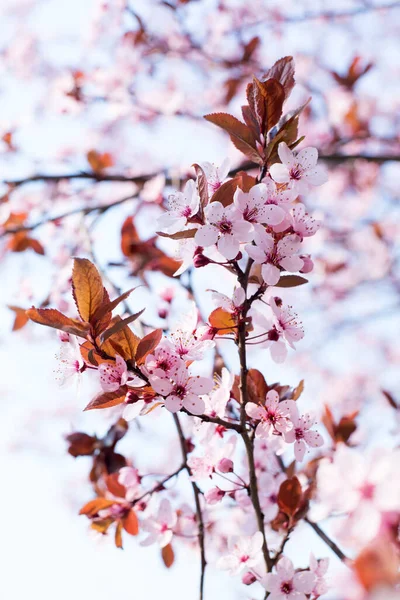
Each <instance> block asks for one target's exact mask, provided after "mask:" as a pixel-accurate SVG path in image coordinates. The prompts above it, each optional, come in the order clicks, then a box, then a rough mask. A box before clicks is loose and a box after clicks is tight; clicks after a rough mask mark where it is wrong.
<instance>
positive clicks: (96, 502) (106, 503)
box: [79, 498, 114, 517]
mask: <svg viewBox="0 0 400 600" xmlns="http://www.w3.org/2000/svg"><path fill="white" fill-rule="evenodd" d="M113 504H114V501H113V500H107V498H94V499H93V500H90V501H89V502H87V503H86V504H85V505H84V506H82V508H81V510H80V511H79V514H80V515H86V516H88V517H93V516H94V515H96V514H97V513H98V512H99V510H104V509H105V508H110V506H112V505H113Z"/></svg>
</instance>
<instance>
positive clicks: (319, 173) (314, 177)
mask: <svg viewBox="0 0 400 600" xmlns="http://www.w3.org/2000/svg"><path fill="white" fill-rule="evenodd" d="M303 177H304V179H305V180H306V181H307V183H311V185H323V184H324V183H326V182H327V181H328V172H327V171H326V169H325V168H324V167H322V166H318V167H316V168H315V169H311V170H310V171H307V173H304V175H303Z"/></svg>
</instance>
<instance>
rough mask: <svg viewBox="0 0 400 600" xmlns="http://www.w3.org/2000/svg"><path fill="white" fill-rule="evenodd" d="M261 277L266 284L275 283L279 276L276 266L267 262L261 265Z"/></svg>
mask: <svg viewBox="0 0 400 600" xmlns="http://www.w3.org/2000/svg"><path fill="white" fill-rule="evenodd" d="M261 274H262V278H263V280H264V281H265V283H266V284H267V285H276V284H277V283H278V281H279V279H280V277H281V272H280V270H279V269H278V267H275V265H271V264H270V263H267V264H265V265H263V266H262V267H261Z"/></svg>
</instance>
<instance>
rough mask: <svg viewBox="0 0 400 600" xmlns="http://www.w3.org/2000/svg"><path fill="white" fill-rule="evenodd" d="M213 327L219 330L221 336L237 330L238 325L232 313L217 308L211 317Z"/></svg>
mask: <svg viewBox="0 0 400 600" xmlns="http://www.w3.org/2000/svg"><path fill="white" fill-rule="evenodd" d="M209 323H210V325H211V327H214V328H215V329H217V330H218V334H219V335H227V334H228V333H231V332H232V331H235V330H236V329H237V323H236V321H235V319H234V318H233V316H232V315H231V313H229V312H228V311H226V310H224V309H223V308H216V309H215V310H213V311H212V313H211V314H210V317H209Z"/></svg>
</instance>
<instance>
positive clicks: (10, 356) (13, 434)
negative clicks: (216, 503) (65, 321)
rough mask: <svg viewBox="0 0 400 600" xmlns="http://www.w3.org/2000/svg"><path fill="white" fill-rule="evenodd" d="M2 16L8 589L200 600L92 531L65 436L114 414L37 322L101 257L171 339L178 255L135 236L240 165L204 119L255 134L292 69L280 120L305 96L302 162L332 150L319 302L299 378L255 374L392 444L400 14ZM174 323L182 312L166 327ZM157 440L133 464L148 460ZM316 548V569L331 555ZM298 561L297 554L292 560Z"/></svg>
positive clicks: (344, 2)
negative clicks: (312, 151)
mask: <svg viewBox="0 0 400 600" xmlns="http://www.w3.org/2000/svg"><path fill="white" fill-rule="evenodd" d="M0 15H1V18H0V33H1V35H0V55H1V60H0V74H1V79H0V100H1V112H0V140H1V141H0V156H1V168H0V180H1V181H2V183H1V187H0V194H1V197H0V236H1V237H0V256H1V266H0V269H1V271H0V273H1V280H0V281H1V285H0V289H1V295H0V298H1V303H0V335H1V337H0V365H1V374H2V377H1V378H0V394H1V398H2V403H1V408H0V432H1V434H0V452H1V456H2V461H1V462H2V467H3V487H2V490H3V491H2V494H1V497H0V510H1V514H2V515H3V526H2V532H1V542H0V545H1V547H2V548H3V550H4V552H5V557H6V562H5V564H6V568H5V570H4V573H3V581H2V586H3V590H5V596H6V597H7V598H9V599H10V600H14V599H15V600H19V599H21V598H23V597H25V596H26V595H27V594H28V593H29V594H30V595H31V596H32V597H33V598H36V597H39V594H40V597H41V598H42V600H50V598H54V597H55V596H56V597H57V598H58V599H59V600H64V599H67V598H71V597H74V598H77V599H80V598H82V599H83V598H87V597H89V598H98V599H99V600H102V599H105V598H108V597H110V595H111V594H118V595H120V596H121V597H126V598H128V597H135V598H142V597H143V598H145V597H146V598H155V597H159V595H160V594H161V593H163V596H164V597H167V598H169V597H171V598H172V597H173V598H174V599H175V600H179V599H180V598H182V599H183V598H185V599H186V600H192V599H194V598H195V597H196V593H197V592H196V590H195V589H191V586H190V582H191V581H192V580H193V578H194V577H197V569H198V566H197V564H196V561H195V560H192V561H190V562H188V561H187V560H186V556H184V554H185V549H183V550H182V555H181V557H182V560H177V561H176V564H175V565H174V566H173V568H172V569H171V570H170V571H167V570H166V569H165V568H164V567H163V565H162V563H161V559H160V558H159V556H158V553H157V551H156V549H154V548H146V549H144V548H140V547H138V545H137V544H136V543H135V542H134V541H132V543H131V542H128V543H127V544H126V549H125V551H124V552H121V551H119V550H116V549H115V548H114V547H113V545H112V542H111V541H110V540H108V539H104V540H101V541H99V540H98V539H93V538H92V537H91V536H90V535H89V534H88V529H87V523H86V521H85V520H84V519H82V517H80V518H78V516H77V512H78V511H79V508H80V507H81V506H82V504H84V503H85V502H86V501H87V500H89V499H90V498H91V490H90V487H89V485H88V483H87V482H86V479H87V471H88V468H89V463H88V462H86V460H85V459H82V460H76V461H75V460H74V459H73V458H72V457H71V456H69V455H68V454H67V452H66V449H67V445H66V442H65V439H64V436H65V435H66V434H68V433H70V432H71V431H74V430H76V429H81V430H83V431H87V432H88V433H93V432H100V433H102V432H103V433H104V432H105V431H106V430H107V427H108V425H109V424H110V422H111V421H112V418H111V416H110V415H108V414H104V412H102V413H101V414H100V415H99V414H95V413H89V414H83V413H82V412H81V411H82V408H83V407H84V406H85V405H86V404H87V402H88V399H90V397H91V396H93V394H94V391H95V385H94V383H93V382H91V381H90V379H87V380H85V381H84V382H82V384H81V385H80V387H79V389H75V388H74V387H72V388H69V389H64V388H63V389H60V388H59V387H58V385H57V369H58V368H59V367H58V362H57V358H55V355H56V354H57V353H58V352H59V346H60V343H59V340H58V338H57V335H56V334H53V333H52V332H51V331H47V330H45V329H41V328H40V327H39V328H38V327H37V326H34V325H32V324H26V321H25V319H24V315H23V310H22V309H25V308H27V307H29V306H31V305H32V304H35V305H36V306H38V305H41V306H53V307H57V308H59V309H60V310H62V311H63V312H68V311H73V303H72V299H71V296H70V294H69V277H70V272H71V257H72V256H75V255H79V256H88V257H89V258H91V259H92V260H95V262H96V264H98V265H99V266H100V268H101V269H102V272H103V276H104V277H105V278H106V280H107V282H108V285H109V286H110V289H111V290H112V289H114V291H115V293H116V294H117V291H118V290H119V289H127V288H130V287H133V285H136V284H137V283H140V282H141V280H143V279H144V280H145V281H146V283H147V284H148V287H143V288H141V289H140V290H138V291H137V292H135V296H134V298H133V297H132V298H131V299H130V300H129V303H130V306H131V307H132V309H133V310H139V309H140V308H142V307H143V306H145V305H146V307H147V312H146V321H147V322H148V323H150V324H152V325H153V326H157V327H159V326H162V325H163V320H162V319H161V318H160V309H162V307H163V301H162V299H161V298H160V291H161V290H162V289H163V288H165V287H171V286H172V287H173V288H175V289H177V284H176V282H174V281H173V280H172V279H171V277H170V275H171V268H172V267H171V262H168V261H170V259H168V256H172V255H173V251H172V246H171V245H169V244H168V243H166V242H164V241H163V242H162V243H160V244H159V248H160V249H161V253H160V254H158V255H157V256H155V255H154V252H153V251H152V252H150V251H149V245H146V244H144V245H143V246H142V247H140V248H139V249H138V246H137V240H134V239H133V238H134V235H133V233H132V231H131V232H130V233H129V235H130V236H131V237H132V239H130V240H129V239H128V241H127V237H126V236H127V235H128V234H126V231H125V238H124V237H122V238H121V228H122V226H123V224H124V222H125V223H126V219H127V218H128V217H132V216H133V215H134V219H135V220H134V223H135V226H136V229H137V233H138V236H139V237H140V239H141V240H142V241H143V240H144V241H146V240H149V239H151V237H152V236H153V235H154V233H155V225H154V223H155V219H156V217H157V216H158V215H159V214H160V207H159V205H160V202H161V201H162V198H163V196H164V197H165V195H166V194H167V193H168V192H169V191H170V190H171V189H173V188H174V189H177V188H179V187H180V185H181V183H182V182H184V181H185V180H186V179H187V177H188V176H193V172H192V171H191V170H190V165H191V164H193V163H194V162H197V163H200V162H202V161H205V160H207V161H210V162H214V163H216V164H221V163H222V161H223V160H224V158H226V157H228V158H229V159H230V161H231V166H232V167H237V166H238V165H239V164H240V163H241V161H242V157H241V155H240V154H239V153H238V152H237V151H236V150H235V149H234V148H233V146H232V144H231V143H230V141H229V139H228V136H227V135H225V134H223V133H222V132H220V131H219V130H217V128H215V127H214V126H213V125H211V124H209V123H207V122H206V121H204V120H203V118H202V116H203V115H204V114H207V113H210V112H216V111H226V112H230V113H232V114H235V115H236V116H240V106H241V104H242V103H243V101H244V98H245V86H246V83H247V82H248V81H249V79H251V76H252V74H255V75H257V76H261V75H262V74H263V72H265V71H266V70H267V68H268V67H270V66H271V65H272V64H273V63H274V62H275V61H276V60H277V59H278V58H280V57H282V56H286V55H293V56H294V58H295V61H296V80H297V86H296V88H295V90H294V92H293V94H292V97H291V99H290V106H288V107H287V108H289V109H290V108H295V107H297V106H298V105H300V104H302V103H304V102H305V101H306V100H307V99H308V98H309V97H310V96H311V97H312V101H311V103H310V104H309V106H308V107H307V109H306V110H305V111H304V114H303V116H302V117H301V120H300V134H301V135H305V136H306V140H305V142H304V143H303V147H304V145H305V144H306V145H310V146H315V147H317V148H318V150H319V153H320V157H321V161H323V162H324V163H325V164H326V165H327V167H328V169H329V182H328V184H326V185H324V186H323V187H321V188H317V189H316V191H315V192H313V193H312V194H310V195H309V196H308V197H307V200H306V202H307V206H308V208H309V210H310V212H311V211H313V212H314V213H315V215H316V216H317V217H318V218H320V219H322V220H323V221H324V225H323V227H322V228H321V231H320V232H319V233H318V234H317V236H315V237H314V238H312V239H311V240H308V241H307V248H308V250H309V252H310V253H311V254H312V255H313V257H314V263H315V268H314V271H313V272H312V273H311V274H310V276H309V279H310V284H309V285H308V286H304V288H301V291H298V289H296V290H295V291H287V292H285V294H286V295H285V299H287V300H288V301H290V302H291V303H293V304H294V305H295V308H296V311H297V312H298V313H299V314H300V317H301V319H302V320H303V322H304V326H305V332H306V336H305V339H304V340H303V341H302V342H301V343H300V344H299V345H298V350H297V352H296V353H291V354H290V356H289V358H288V360H287V361H286V363H285V365H284V366H279V367H278V366H277V365H275V364H274V363H272V362H271V361H270V359H269V356H267V353H263V354H262V355H261V357H260V353H254V355H253V357H252V358H251V360H252V364H253V366H255V367H258V368H260V369H261V370H262V371H263V373H264V374H265V376H266V377H267V380H268V381H277V380H281V381H282V383H287V384H290V385H297V383H298V382H299V380H300V379H305V381H306V391H305V401H306V402H307V403H308V405H309V407H310V408H311V409H312V410H314V411H315V412H317V413H318V412H319V413H322V412H323V408H324V405H328V406H329V407H330V409H331V411H332V413H333V415H334V418H335V419H336V421H339V420H340V418H342V417H343V416H347V415H357V412H358V411H359V410H360V408H361V406H362V407H363V417H362V418H359V419H358V418H357V416H356V417H355V422H356V429H355V431H354V432H353V434H352V435H353V436H354V438H353V439H354V440H356V441H357V442H358V443H359V444H360V445H361V447H363V445H364V444H366V443H367V442H368V443H369V444H371V443H372V445H373V444H380V445H385V443H386V440H388V439H389V435H390V433H391V429H392V428H393V423H394V419H395V413H394V412H393V410H394V408H396V398H397V401H398V402H399V403H400V393H399V389H398V368H399V362H400V349H399V345H398V333H399V325H400V311H399V307H400V270H399V258H400V257H399V242H398V240H399V229H400V218H399V216H400V210H399V185H398V181H399V178H400V162H399V161H400V139H399V131H400V129H399V121H400V110H399V108H400V106H399V104H400V101H399V99H400V83H399V82H400V77H399V75H400V73H399V71H400V46H399V34H400V2H388V1H386V2H383V1H380V0H374V1H373V0H371V1H367V0H365V1H362V0H354V1H353V0H335V2H333V1H330V0H324V1H322V0H321V1H316V0H312V1H311V0H310V1H307V0H301V1H300V0H296V1H295V0H293V1H291V0H284V1H282V0H279V1H278V0H276V1H274V0H253V1H252V2H251V3H249V2H243V1H242V0H226V1H222V0H221V1H220V2H218V1H217V0H186V1H184V0H180V1H179V0H171V2H167V1H165V2H163V1H156V0H143V1H139V0H131V1H130V2H128V1H127V0H112V1H110V2H105V1H103V2H102V1H99V0H85V2H81V1H80V0H70V1H69V2H63V1H62V0H3V1H2V2H1V7H0ZM143 176H146V177H145V178H143ZM114 204H115V206H110V205H114ZM144 208H145V210H144ZM128 237H129V236H128ZM121 239H122V244H121ZM124 240H125V241H124ZM134 242H135V243H134ZM135 244H136V246H135ZM146 252H150V254H146ZM164 252H165V253H166V254H164ZM149 261H150V262H151V261H155V263H154V264H157V265H159V264H160V261H161V263H162V264H163V270H164V272H165V275H161V274H160V273H152V272H151V267H148V263H149ZM157 261H158V262H157ZM152 264H153V263H152ZM207 277H209V275H207ZM230 285H231V282H230V281H229V280H228V279H227V280H226V281H225V280H224V279H223V278H222V279H221V277H220V274H219V275H218V277H217V276H216V277H215V278H214V281H213V284H212V285H210V281H209V280H207V281H206V280H205V278H204V275H203V274H202V272H201V270H199V271H198V272H196V273H194V276H193V287H194V289H195V292H196V295H197V297H198V299H199V302H200V304H201V305H202V306H203V307H204V308H205V309H209V308H210V307H211V304H210V303H209V299H208V297H207V296H206V294H205V293H204V290H205V289H206V288H207V287H218V289H219V290H220V291H228V292H229V289H231V288H230V287H229V286H230ZM177 293H178V292H177ZM178 296H179V293H178ZM10 307H11V308H10ZM180 310H181V304H180V300H179V297H178V298H177V301H176V304H175V305H174V306H173V310H172V315H171V318H172V319H173V318H175V317H176V316H177V315H178V314H179V312H180ZM71 314H72V312H71ZM13 329H14V331H12V330H13ZM221 352H222V353H223V354H224V353H225V349H224V347H223V346H222V349H221ZM224 356H225V357H226V360H227V362H228V364H229V366H230V367H231V368H232V369H234V368H235V362H234V360H233V359H232V358H231V357H230V356H229V355H228V354H227V353H225V354H224ZM393 404H394V407H393ZM106 412H107V411H106ZM152 435H153V437H150V438H148V439H149V441H148V447H146V446H145V447H143V446H138V448H137V450H138V452H140V453H143V455H146V459H148V460H150V461H151V460H152V458H154V446H155V441H156V440H157V435H158V434H157V429H155V432H153V434H152ZM324 435H325V436H326V437H327V436H328V434H327V432H325V433H324ZM125 443H126V447H125V449H127V448H131V447H132V448H135V441H132V439H131V440H130V441H129V440H127V441H125V440H124V444H125ZM129 444H131V446H129ZM127 452H129V450H127ZM329 526H330V525H329V523H328V524H327V528H329ZM307 535H309V536H310V540H309V545H310V547H312V548H313V551H314V552H315V553H316V554H319V555H322V556H325V555H329V552H327V550H326V548H325V547H324V546H323V544H322V543H321V541H320V540H319V539H318V538H316V537H315V539H314V537H313V535H312V533H311V534H309V533H308V534H307ZM289 546H290V545H289ZM298 549H299V546H298V545H297V546H296V542H294V543H293V544H292V547H291V548H289V555H290V552H292V553H293V554H295V553H296V552H297V551H298ZM177 558H178V559H179V550H178V557H177ZM334 568H337V569H338V573H339V572H340V573H341V571H340V566H337V567H334ZM339 576H341V575H338V577H339ZM208 577H209V580H208V583H207V586H208V589H209V590H210V595H209V597H210V598H213V597H215V598H217V597H219V598H220V597H221V595H220V586H221V585H222V584H223V585H224V596H223V597H229V598H236V597H237V598H243V597H244V596H243V594H244V591H243V590H244V588H243V587H242V588H240V589H239V588H238V586H237V585H235V583H234V582H233V580H232V579H230V578H229V577H227V576H221V575H220V574H219V573H217V572H214V571H213V570H210V574H209V575H208ZM343 577H345V575H343ZM192 587H193V586H192ZM166 590H167V591H166ZM245 592H246V590H245ZM213 594H214V595H213ZM331 597H334V596H331Z"/></svg>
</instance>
